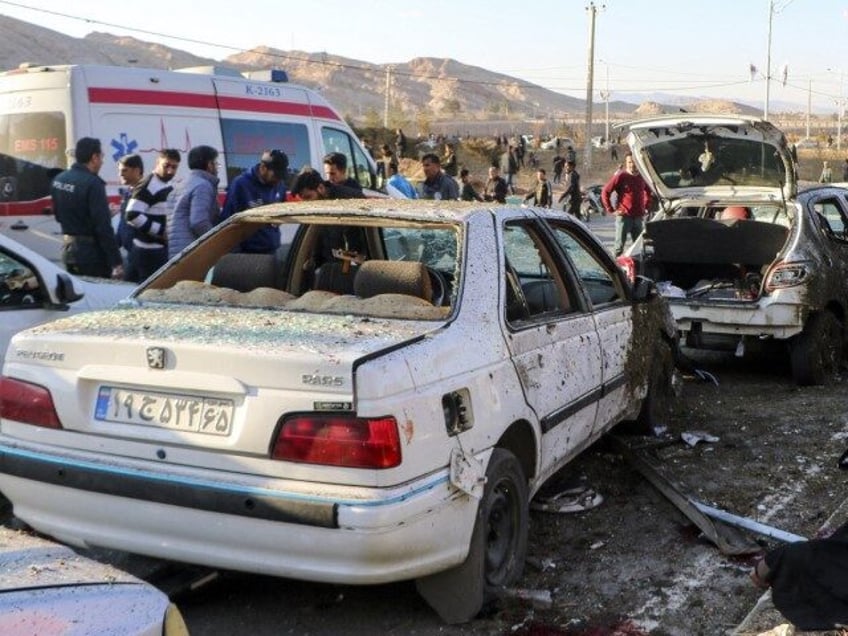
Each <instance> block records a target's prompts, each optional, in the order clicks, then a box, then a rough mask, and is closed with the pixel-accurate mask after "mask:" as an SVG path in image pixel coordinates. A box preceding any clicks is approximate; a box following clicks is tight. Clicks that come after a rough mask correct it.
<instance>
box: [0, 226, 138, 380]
mask: <svg viewBox="0 0 848 636" xmlns="http://www.w3.org/2000/svg"><path fill="white" fill-rule="evenodd" d="M134 288H135V285H132V284H129V283H122V282H115V281H110V280H105V279H94V278H81V277H79V276H73V275H71V274H69V273H68V272H66V271H65V270H64V269H62V268H61V267H60V266H58V265H56V263H54V262H52V261H50V260H48V259H47V258H45V257H43V256H41V255H40V254H38V253H36V252H34V251H33V250H31V249H29V248H28V247H26V246H24V245H21V244H20V243H18V242H17V241H15V240H13V239H11V238H9V237H8V236H6V235H4V234H0V365H2V363H3V355H4V354H5V353H6V347H7V346H8V344H9V339H10V338H11V337H12V336H13V335H14V334H15V333H17V332H18V331H20V330H22V329H26V328H28V327H32V326H33V325H37V324H40V323H43V322H48V321H50V320H54V319H56V318H63V317H66V316H68V315H70V314H75V313H80V312H84V311H91V310H92V309H104V308H106V307H111V306H112V305H114V304H115V303H117V302H118V301H119V300H121V299H123V298H126V297H127V296H129V295H130V292H131V291H132V290H133V289H134Z"/></svg>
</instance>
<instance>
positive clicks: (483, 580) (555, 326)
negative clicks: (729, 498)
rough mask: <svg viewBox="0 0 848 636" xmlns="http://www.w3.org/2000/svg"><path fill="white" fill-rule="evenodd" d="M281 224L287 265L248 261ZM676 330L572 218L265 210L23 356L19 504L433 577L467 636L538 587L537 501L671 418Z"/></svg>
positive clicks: (268, 554) (263, 562)
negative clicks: (508, 599)
mask: <svg viewBox="0 0 848 636" xmlns="http://www.w3.org/2000/svg"><path fill="white" fill-rule="evenodd" d="M269 226H270V227H271V228H273V227H276V226H281V230H282V234H283V235H284V236H293V237H294V238H293V240H292V242H291V243H290V244H288V245H287V248H286V249H280V250H278V251H277V252H276V253H274V254H246V253H240V252H237V251H235V252H234V248H237V246H238V245H239V244H241V243H242V242H243V241H244V240H245V239H246V238H247V237H249V236H250V235H252V234H253V233H254V232H256V231H267V230H268V229H269ZM674 337H675V328H674V323H673V321H672V319H671V315H670V313H669V312H668V310H667V307H666V306H665V303H664V302H663V300H662V298H661V297H659V296H658V295H657V294H655V293H653V292H652V291H651V287H650V286H649V285H645V284H640V285H638V286H636V287H631V285H630V284H629V283H628V282H627V280H626V278H625V277H624V275H623V273H622V271H621V270H620V269H619V268H618V266H617V265H616V263H615V262H614V261H613V260H612V258H611V257H610V256H609V255H608V253H607V252H606V251H605V250H604V248H603V247H602V246H601V244H600V243H599V242H598V241H597V240H596V239H595V238H594V237H593V236H592V235H591V234H590V233H589V232H588V231H587V230H586V228H585V227H584V226H582V225H581V224H580V223H579V222H577V221H575V220H574V219H573V217H570V216H568V215H566V214H563V213H561V212H556V211H552V210H540V209H539V210H537V209H528V208H521V207H518V206H515V207H498V208H488V207H480V206H479V204H462V203H458V202H435V201H433V202H422V201H391V200H387V199H384V200H368V201H355V202H351V201H340V202H315V203H295V204H280V205H274V206H267V207H263V208H257V209H255V210H252V211H249V212H244V213H242V214H239V215H236V216H234V217H233V218H232V219H230V220H228V221H227V222H225V223H223V224H221V225H219V226H217V227H216V228H214V229H213V230H212V231H211V232H210V233H209V234H207V235H205V236H204V237H202V238H201V239H200V240H199V241H198V242H196V243H195V244H193V245H192V246H190V247H189V248H187V249H186V250H185V251H184V252H183V253H182V254H180V255H178V256H177V257H176V258H175V259H174V260H172V261H171V262H170V263H169V264H168V265H167V266H166V267H165V268H164V269H162V270H160V271H159V272H158V273H157V274H156V275H154V276H153V277H152V278H151V279H149V280H148V281H146V282H145V283H143V284H142V286H140V287H139V288H138V289H137V290H136V291H135V292H134V293H133V294H132V297H131V298H130V300H129V301H126V302H124V303H122V304H121V305H120V306H119V307H117V308H115V309H113V310H109V311H103V312H95V313H92V314H85V315H81V316H78V317H74V318H69V319H64V320H60V321H57V322H53V323H51V324H49V325H44V326H39V327H36V328H34V329H31V330H29V331H26V332H23V333H20V334H18V335H17V336H15V337H14V338H13V340H12V342H11V345H10V347H9V350H8V352H7V357H6V363H5V366H4V368H3V376H2V379H0V490H2V491H3V492H4V493H6V495H7V496H8V498H9V499H10V500H11V501H12V503H13V505H14V513H15V514H16V515H17V516H18V517H19V518H21V519H22V520H24V521H25V522H26V523H28V524H30V525H31V526H32V527H34V528H35V529H37V530H39V531H41V532H43V533H46V534H49V535H52V536H54V537H56V538H59V539H60V540H62V541H65V542H68V543H70V544H73V545H86V546H87V545H96V546H105V547H111V548H118V549H122V550H127V551H133V552H137V553H143V554H147V555H152V556H156V557H163V558H167V559H173V560H178V561H184V562H191V563H197V564H205V565H209V566H215V567H221V568H228V569H234V570H241V571H248V572H257V573H265V574H272V575H279V576H285V577H294V578H301V579H308V580H314V581H326V582H340V583H348V584H351V583H352V584H369V583H382V582H388V581H397V580H404V579H416V581H417V585H418V589H419V590H420V592H421V593H422V595H423V596H424V597H425V599H426V600H427V601H428V602H429V603H430V604H431V605H432V606H433V607H434V608H435V609H436V610H437V612H438V613H439V614H440V616H441V617H442V618H443V619H444V620H446V621H449V622H461V621H465V620H469V619H471V618H472V617H473V616H475V615H476V614H477V612H478V611H479V610H480V609H481V607H482V605H483V603H484V602H485V601H486V600H487V599H489V598H491V597H492V596H493V595H494V594H495V593H496V592H497V591H498V590H499V589H500V588H502V587H503V586H506V585H510V584H512V583H514V582H515V581H516V579H517V578H518V577H519V576H520V574H521V571H522V567H523V563H524V558H525V553H526V545H527V525H528V499H529V498H530V497H532V496H533V494H534V493H535V492H536V491H537V489H538V488H539V487H540V485H541V484H542V483H543V482H544V481H545V480H546V479H547V478H548V477H549V476H551V475H552V474H553V473H554V472H555V471H557V470H558V469H559V468H560V467H562V466H563V465H564V464H566V463H567V462H569V461H570V460H572V459H573V458H574V457H575V456H576V455H577V454H578V453H580V452H581V451H582V450H583V449H585V448H586V447H587V446H588V445H590V444H591V443H592V442H593V441H594V440H596V439H598V438H599V437H600V436H601V435H602V434H603V433H604V432H605V431H608V430H609V429H610V428H611V427H612V426H614V425H615V424H617V423H618V422H621V421H622V420H630V421H633V422H635V423H636V425H637V426H638V425H639V423H641V424H642V425H645V424H651V423H652V421H653V420H656V418H657V413H659V412H660V411H661V409H662V405H663V404H664V403H665V401H666V400H667V399H669V397H670V395H671V394H670V384H671V382H670V380H671V377H672V373H673V362H672V357H673V354H674V346H675V341H674Z"/></svg>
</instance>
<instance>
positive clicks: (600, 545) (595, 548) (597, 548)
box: [589, 541, 606, 550]
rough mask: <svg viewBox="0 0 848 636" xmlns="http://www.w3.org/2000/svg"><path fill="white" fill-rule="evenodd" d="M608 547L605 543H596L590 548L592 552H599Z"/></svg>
mask: <svg viewBox="0 0 848 636" xmlns="http://www.w3.org/2000/svg"><path fill="white" fill-rule="evenodd" d="M605 545H606V542H605V541H595V542H594V543H593V544H592V545H590V546H589V549H590V550H599V549H600V548H603V547H604V546H605Z"/></svg>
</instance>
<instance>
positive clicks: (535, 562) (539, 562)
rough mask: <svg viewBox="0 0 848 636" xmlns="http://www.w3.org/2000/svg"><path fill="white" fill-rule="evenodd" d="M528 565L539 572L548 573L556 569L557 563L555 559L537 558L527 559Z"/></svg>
mask: <svg viewBox="0 0 848 636" xmlns="http://www.w3.org/2000/svg"><path fill="white" fill-rule="evenodd" d="M525 562H526V563H527V565H529V566H530V567H532V568H534V569H535V570H538V571H539V572H547V571H548V570H555V569H556V566H557V565H556V561H554V560H553V559H539V558H537V557H527V559H526V560H525Z"/></svg>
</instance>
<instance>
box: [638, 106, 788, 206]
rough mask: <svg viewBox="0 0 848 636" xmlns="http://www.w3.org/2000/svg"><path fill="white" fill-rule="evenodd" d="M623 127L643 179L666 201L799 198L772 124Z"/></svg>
mask: <svg viewBox="0 0 848 636" xmlns="http://www.w3.org/2000/svg"><path fill="white" fill-rule="evenodd" d="M622 126H623V127H626V128H627V129H628V130H629V132H628V134H627V143H628V145H629V146H630V148H631V150H632V151H633V158H634V160H635V162H636V164H637V166H638V168H639V171H640V173H641V174H642V176H643V177H644V178H645V179H646V180H647V181H648V182H649V183H650V185H651V187H652V189H653V190H654V192H655V193H656V194H657V195H658V196H659V197H661V198H662V199H665V200H666V201H669V200H678V199H681V198H689V199H700V200H716V199H721V200H722V201H726V202H730V201H732V200H733V199H737V198H744V199H746V200H748V201H755V200H763V201H765V200H771V201H775V200H778V201H779V200H786V199H789V198H791V197H793V196H794V195H795V194H796V191H797V183H796V176H795V169H794V162H793V160H792V156H791V153H790V151H789V146H788V144H787V142H786V138H785V137H784V135H783V133H782V132H780V130H778V129H777V128H775V127H774V126H773V125H772V124H770V123H769V122H767V121H764V120H761V119H757V118H753V117H739V116H732V117H729V116H721V115H694V114H693V115H681V116H676V115H675V116H667V117H656V118H652V119H645V120H640V121H637V122H631V123H628V124H623V125H622Z"/></svg>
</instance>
